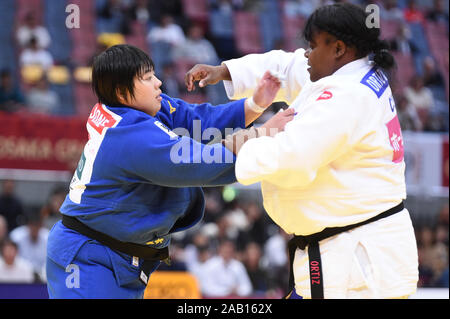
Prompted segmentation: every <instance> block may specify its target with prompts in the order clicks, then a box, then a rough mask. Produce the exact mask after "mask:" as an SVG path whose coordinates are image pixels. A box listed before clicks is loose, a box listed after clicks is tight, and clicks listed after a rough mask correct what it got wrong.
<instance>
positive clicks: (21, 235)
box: [10, 212, 49, 273]
mask: <svg viewBox="0 0 450 319" xmlns="http://www.w3.org/2000/svg"><path fill="white" fill-rule="evenodd" d="M48 233H49V231H48V229H46V228H43V227H42V219H41V218H40V215H39V214H38V213H36V212H30V213H29V214H28V215H27V223H26V225H23V226H19V227H17V228H16V229H14V230H13V231H12V232H11V233H10V238H11V240H12V241H14V242H15V243H16V244H17V246H18V250H19V251H18V252H19V256H20V257H21V258H23V259H25V260H27V261H28V262H30V263H31V264H32V266H33V270H34V272H35V273H40V272H41V271H42V268H43V267H44V265H45V259H46V256H47V238H48Z"/></svg>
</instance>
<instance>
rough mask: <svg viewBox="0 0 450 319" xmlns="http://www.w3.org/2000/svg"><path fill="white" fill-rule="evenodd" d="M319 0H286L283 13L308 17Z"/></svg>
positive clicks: (318, 3) (290, 15) (289, 15)
mask: <svg viewBox="0 0 450 319" xmlns="http://www.w3.org/2000/svg"><path fill="white" fill-rule="evenodd" d="M319 5H321V3H320V0H288V1H286V3H285V5H284V15H285V16H287V17H291V18H292V17H296V16H301V17H304V18H306V17H309V16H310V15H311V14H312V13H313V12H314V10H316V9H317V7H318V6H319Z"/></svg>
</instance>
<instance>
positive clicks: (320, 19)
mask: <svg viewBox="0 0 450 319" xmlns="http://www.w3.org/2000/svg"><path fill="white" fill-rule="evenodd" d="M367 17H368V13H366V12H365V11H364V10H363V9H362V8H360V7H358V6H356V5H353V4H350V3H336V4H332V5H327V6H323V7H320V8H318V9H317V10H316V11H314V12H313V14H312V15H311V16H310V17H309V18H308V21H307V22H306V25H305V28H304V30H303V36H304V38H305V39H306V41H311V40H312V38H313V34H314V33H315V32H318V31H325V32H327V33H329V34H331V35H333V36H335V37H336V38H337V39H339V40H341V41H343V42H344V43H345V44H346V45H348V46H353V47H355V48H356V50H357V56H358V58H363V57H365V56H369V58H371V59H372V60H373V62H374V63H375V64H376V65H377V66H379V67H380V68H382V69H384V70H386V71H389V70H390V69H392V68H393V67H394V66H395V59H394V57H393V56H392V54H391V53H390V52H389V44H388V42H386V41H384V40H381V39H380V38H379V37H380V28H376V27H372V28H369V27H367V25H366V21H367Z"/></svg>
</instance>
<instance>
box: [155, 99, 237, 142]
mask: <svg viewBox="0 0 450 319" xmlns="http://www.w3.org/2000/svg"><path fill="white" fill-rule="evenodd" d="M162 96H163V102H162V105H161V111H160V112H161V113H164V114H165V115H166V117H167V116H169V117H170V122H171V124H172V128H173V129H177V128H184V129H186V130H187V134H189V135H188V136H190V137H192V138H193V139H195V140H196V141H199V142H200V141H202V142H204V143H207V142H209V141H210V140H212V139H213V138H214V137H217V136H213V134H214V131H213V130H211V129H212V128H215V129H217V132H220V134H221V138H223V137H225V133H227V134H231V133H233V130H234V129H237V128H245V108H244V101H245V99H242V100H238V101H232V102H229V103H225V104H219V105H216V106H214V105H211V104H209V103H203V104H190V103H187V102H185V101H183V100H181V99H175V98H170V97H168V96H167V95H162ZM227 128H228V129H230V131H228V132H225V130H226V129H227ZM208 129H209V130H208ZM206 130H208V131H206ZM187 134H184V135H187Z"/></svg>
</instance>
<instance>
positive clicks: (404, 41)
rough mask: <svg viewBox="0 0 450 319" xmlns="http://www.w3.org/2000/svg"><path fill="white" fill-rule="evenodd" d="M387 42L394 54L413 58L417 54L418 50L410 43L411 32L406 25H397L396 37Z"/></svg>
mask: <svg viewBox="0 0 450 319" xmlns="http://www.w3.org/2000/svg"><path fill="white" fill-rule="evenodd" d="M388 42H389V46H390V48H391V50H392V51H394V52H399V53H402V54H406V55H413V56H415V55H416V54H418V53H419V48H418V47H417V46H416V45H415V44H414V42H413V41H412V35H411V30H410V29H409V27H408V25H406V24H401V25H399V27H398V29H397V34H396V36H395V37H394V38H393V39H389V40H388Z"/></svg>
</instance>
